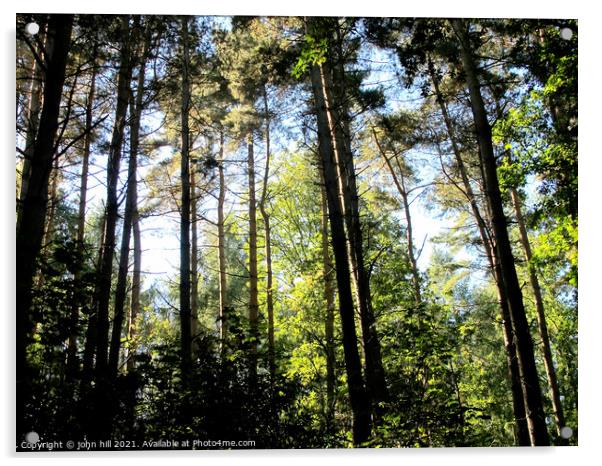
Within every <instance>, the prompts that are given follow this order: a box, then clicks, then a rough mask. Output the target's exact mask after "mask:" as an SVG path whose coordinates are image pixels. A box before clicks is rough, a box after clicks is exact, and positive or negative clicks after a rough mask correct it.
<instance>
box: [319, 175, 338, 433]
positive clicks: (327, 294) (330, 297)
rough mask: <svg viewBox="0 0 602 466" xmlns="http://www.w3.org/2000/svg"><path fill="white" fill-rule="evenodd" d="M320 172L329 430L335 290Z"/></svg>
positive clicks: (333, 378) (329, 422) (332, 397)
mask: <svg viewBox="0 0 602 466" xmlns="http://www.w3.org/2000/svg"><path fill="white" fill-rule="evenodd" d="M319 172H320V199H321V203H320V212H321V215H322V216H321V224H320V225H321V234H322V267H323V268H322V270H323V272H322V273H323V274H324V299H325V300H326V316H325V319H324V338H325V340H326V425H327V428H331V426H332V422H333V420H334V409H335V402H336V399H335V388H336V387H335V384H336V372H335V368H336V359H335V346H334V311H335V289H334V283H333V280H332V272H333V270H334V265H333V263H332V257H331V256H330V249H329V247H328V199H327V195H326V188H325V182H324V171H323V169H322V168H320V169H319Z"/></svg>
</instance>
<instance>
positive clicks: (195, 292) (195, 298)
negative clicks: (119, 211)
mask: <svg viewBox="0 0 602 466" xmlns="http://www.w3.org/2000/svg"><path fill="white" fill-rule="evenodd" d="M190 196H191V197H190V211H191V214H192V218H191V228H192V242H191V248H190V333H191V334H192V341H193V344H192V352H193V354H195V353H196V349H197V345H198V339H197V338H198V336H199V335H198V332H199V325H198V324H199V316H198V313H199V238H198V222H197V190H196V173H195V171H194V170H192V171H191V173H190Z"/></svg>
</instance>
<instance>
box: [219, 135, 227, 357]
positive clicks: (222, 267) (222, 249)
mask: <svg viewBox="0 0 602 466" xmlns="http://www.w3.org/2000/svg"><path fill="white" fill-rule="evenodd" d="M219 154H220V155H219V158H220V160H219V164H218V166H217V169H218V173H219V196H218V200H217V250H218V263H219V323H220V324H219V329H220V335H219V336H220V346H221V352H222V355H223V354H224V352H225V351H226V346H227V345H226V340H227V338H228V320H227V306H228V302H227V297H226V293H227V289H228V288H227V283H226V235H225V232H224V204H225V200H226V183H225V181H224V132H223V130H222V131H220V135H219Z"/></svg>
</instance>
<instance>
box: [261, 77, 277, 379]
mask: <svg viewBox="0 0 602 466" xmlns="http://www.w3.org/2000/svg"><path fill="white" fill-rule="evenodd" d="M263 106H264V113H265V147H266V148H265V152H266V156H265V171H264V174H263V190H262V192H261V199H260V201H259V211H260V212H261V217H262V218H263V228H264V233H265V268H266V310H267V314H268V368H269V371H270V380H271V383H272V384H273V383H274V380H275V377H276V350H275V347H274V274H273V272H272V236H271V231H272V230H271V226H270V215H269V214H268V212H267V210H266V199H267V194H268V178H269V176H270V115H269V106H268V95H267V89H266V86H265V85H264V87H263Z"/></svg>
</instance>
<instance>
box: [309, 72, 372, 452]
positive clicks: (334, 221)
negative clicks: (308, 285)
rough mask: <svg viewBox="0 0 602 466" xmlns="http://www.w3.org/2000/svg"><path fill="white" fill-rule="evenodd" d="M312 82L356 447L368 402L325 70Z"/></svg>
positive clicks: (364, 429)
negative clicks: (326, 94) (359, 346)
mask: <svg viewBox="0 0 602 466" xmlns="http://www.w3.org/2000/svg"><path fill="white" fill-rule="evenodd" d="M311 82H312V89H313V95H314V101H315V107H316V109H315V111H316V118H317V121H318V147H319V153H320V157H321V160H322V170H323V172H324V184H325V189H326V194H327V199H328V218H329V221H330V235H331V244H332V249H333V253H334V260H335V270H336V279H337V288H338V295H339V313H340V315H341V326H342V331H343V352H344V355H345V370H346V373H347V387H348V390H349V401H350V404H351V410H352V413H353V443H354V445H356V446H359V445H361V444H363V443H364V442H366V441H367V440H368V439H369V437H370V431H371V419H370V400H369V397H368V394H367V392H366V388H365V386H364V379H363V377H362V365H361V361H360V355H359V352H358V347H357V344H358V340H357V334H356V330H355V316H354V313H355V312H354V305H353V292H352V289H351V271H350V270H349V258H348V256H347V247H346V244H347V238H346V235H345V223H344V218H343V207H342V205H341V202H340V198H339V189H338V181H337V178H338V175H337V169H336V161H335V153H334V152H335V150H334V147H333V142H332V133H331V131H330V125H329V121H328V111H327V103H326V98H325V82H324V70H323V69H322V67H321V66H319V65H314V66H313V68H312V70H311Z"/></svg>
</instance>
